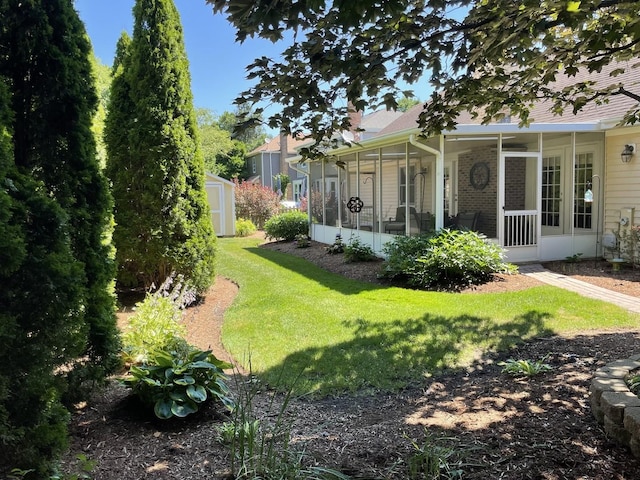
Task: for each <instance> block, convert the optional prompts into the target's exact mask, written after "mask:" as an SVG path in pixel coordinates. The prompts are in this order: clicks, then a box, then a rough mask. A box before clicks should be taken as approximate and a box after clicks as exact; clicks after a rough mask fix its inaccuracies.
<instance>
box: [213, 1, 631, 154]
mask: <svg viewBox="0 0 640 480" xmlns="http://www.w3.org/2000/svg"><path fill="white" fill-rule="evenodd" d="M207 2H208V3H210V4H212V5H213V6H214V10H215V11H218V12H224V13H225V14H226V15H227V16H228V18H229V20H230V21H231V22H232V23H233V24H234V25H235V26H236V28H237V39H238V40H239V41H244V40H245V39H246V38H247V37H250V36H260V37H264V38H267V39H270V40H273V41H278V40H281V39H282V38H283V35H284V32H285V31H288V30H291V31H293V32H294V34H293V40H292V42H291V44H290V45H289V46H288V47H287V48H286V49H285V50H284V51H283V53H282V56H281V58H267V57H262V58H259V59H257V60H255V62H253V63H252V64H251V65H250V66H249V78H251V79H254V80H255V81H256V83H255V86H253V87H252V88H250V89H249V90H248V91H246V92H243V93H242V94H241V95H240V96H239V99H238V101H239V102H245V103H248V104H249V105H251V104H254V103H257V102H259V101H268V102H272V103H275V104H278V105H280V106H281V107H282V109H281V112H279V113H277V114H274V115H272V116H271V117H269V118H268V119H266V121H267V122H268V123H269V125H270V126H271V127H274V128H283V129H284V130H285V131H286V132H287V133H293V134H298V133H303V132H313V137H314V138H315V139H316V140H317V141H318V142H321V141H322V140H325V139H327V138H330V137H331V136H332V134H333V133H334V132H335V131H336V130H346V129H348V127H349V121H348V115H347V109H348V108H347V105H348V102H349V103H351V104H353V105H354V106H355V108H356V109H358V110H364V109H365V108H367V109H376V108H379V107H381V106H384V107H387V108H390V109H396V108H397V107H398V103H397V99H398V98H400V97H401V96H402V95H403V93H409V92H403V91H402V88H403V87H402V86H403V85H406V84H414V83H415V82H418V81H428V82H430V83H431V85H432V86H433V95H432V97H431V98H430V101H428V102H427V103H426V104H425V108H424V112H423V113H422V115H421V116H420V120H419V125H420V127H421V128H422V129H423V131H424V133H425V134H427V135H429V134H437V133H439V132H441V131H443V130H446V129H450V128H453V127H454V126H455V123H456V118H457V116H458V114H459V113H460V112H461V111H465V110H466V111H470V112H471V113H472V114H475V115H478V116H479V118H480V120H482V121H483V122H489V121H491V120H492V119H499V118H502V117H503V116H505V115H510V116H512V117H513V118H518V119H519V121H520V122H521V124H523V125H525V124H527V123H528V122H529V121H530V120H531V119H530V118H529V113H530V110H531V106H532V104H533V103H534V102H537V101H539V100H541V99H547V100H549V105H550V108H551V109H552V110H553V111H554V112H556V113H558V114H560V113H562V112H564V111H565V110H570V111H578V110H580V109H581V108H583V107H584V106H585V105H587V104H589V103H591V102H596V103H603V102H607V100H608V99H610V98H611V97H612V96H615V95H627V96H630V97H632V98H633V99H635V100H638V101H640V92H638V89H637V87H636V86H630V85H624V84H622V83H620V82H619V81H617V80H616V76H617V75H618V74H620V72H622V71H624V70H625V69H629V68H637V66H638V63H637V60H636V58H637V57H638V53H639V48H640V47H639V44H640V2H637V1H623V0H549V1H545V2H538V1H524V2H513V1H511V0H493V1H481V0H453V1H447V0H389V1H385V2H377V3H376V4H375V5H372V3H371V2H370V1H368V0H349V1H343V0H340V1H323V0H320V1H317V0H301V1H293V0H278V1H277V2H273V1H271V0H257V1H254V2H246V1H244V0H207ZM610 63H615V64H616V68H614V69H612V73H611V81H610V82H606V83H605V84H599V85H595V84H593V82H590V81H589V78H588V76H587V77H586V78H585V77H581V78H575V77H574V76H575V75H576V74H577V73H578V72H579V71H583V72H587V73H588V72H598V71H600V70H601V69H602V68H603V67H605V66H606V65H608V64H610ZM563 77H568V78H569V80H571V79H575V81H573V82H571V81H570V82H569V83H568V84H566V82H565V85H564V86H563V87H562V88H558V87H556V81H558V80H559V79H561V78H563ZM256 112H257V113H258V114H260V113H261V111H260V110H259V109H258V110H257V111H256ZM639 119H640V108H639V104H638V103H637V104H636V105H635V107H634V108H632V109H631V110H630V111H629V112H628V114H627V116H626V118H625V120H624V121H625V122H627V123H636V122H637V121H638V120H639ZM318 145H319V146H320V145H321V144H320V143H319V144H318ZM311 153H313V152H311Z"/></svg>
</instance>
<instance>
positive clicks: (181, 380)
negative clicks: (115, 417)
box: [123, 347, 233, 419]
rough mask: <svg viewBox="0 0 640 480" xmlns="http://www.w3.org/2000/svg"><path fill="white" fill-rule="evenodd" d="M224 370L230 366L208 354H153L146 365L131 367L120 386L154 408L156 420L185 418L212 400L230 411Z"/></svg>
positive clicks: (158, 352)
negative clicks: (122, 385)
mask: <svg viewBox="0 0 640 480" xmlns="http://www.w3.org/2000/svg"><path fill="white" fill-rule="evenodd" d="M225 368H231V365H229V364H228V363H225V362H223V361H221V360H218V359H217V358H216V357H215V356H214V355H213V354H212V353H211V351H210V350H208V351H202V350H198V349H196V348H193V347H191V348H190V349H189V350H188V351H187V352H179V351H173V352H169V351H156V352H155V353H154V354H153V355H152V356H151V357H150V358H149V361H148V362H147V363H145V364H143V365H141V366H136V365H133V366H132V367H131V368H130V370H129V373H128V375H127V376H126V377H125V378H124V379H123V383H124V384H125V385H126V386H127V387H129V388H131V389H132V390H133V392H134V393H135V394H136V395H137V396H138V398H139V399H140V400H141V401H142V403H143V404H145V405H148V406H153V411H154V413H155V414H156V416H157V417H158V418H160V419H168V418H171V417H174V416H175V417H186V416H187V415H189V414H192V413H195V412H197V411H198V409H199V408H200V406H201V405H202V404H204V403H205V402H207V401H209V400H211V399H218V400H220V401H221V402H222V403H223V404H224V405H225V406H227V407H228V408H229V409H233V401H232V400H231V398H230V397H229V390H228V388H227V386H226V384H225V383H224V380H225V379H226V375H225V374H224V372H223V369H225Z"/></svg>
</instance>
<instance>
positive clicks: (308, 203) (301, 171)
mask: <svg viewBox="0 0 640 480" xmlns="http://www.w3.org/2000/svg"><path fill="white" fill-rule="evenodd" d="M287 163H288V164H289V168H290V169H291V170H293V171H294V172H297V173H301V174H302V175H304V176H305V177H306V181H307V216H308V217H309V236H311V218H312V217H311V202H310V201H309V200H310V198H309V191H310V190H311V184H310V183H309V182H310V181H311V174H310V173H308V172H305V171H304V170H300V169H298V168H296V167H294V166H293V162H291V161H289V160H287Z"/></svg>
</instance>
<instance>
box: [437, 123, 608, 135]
mask: <svg viewBox="0 0 640 480" xmlns="http://www.w3.org/2000/svg"><path fill="white" fill-rule="evenodd" d="M600 130H602V126H601V124H600V122H582V123H532V124H530V125H529V126H528V127H519V126H518V125H517V124H515V123H509V124H506V123H501V124H491V125H458V126H457V127H456V129H455V130H450V131H446V132H443V135H483V134H486V135H497V134H500V133H506V134H510V135H512V134H517V133H559V132H594V131H600Z"/></svg>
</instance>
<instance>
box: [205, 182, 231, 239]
mask: <svg viewBox="0 0 640 480" xmlns="http://www.w3.org/2000/svg"><path fill="white" fill-rule="evenodd" d="M207 197H208V200H209V209H210V214H211V223H212V224H213V229H214V230H215V232H216V235H217V236H219V237H220V236H224V235H226V234H227V233H226V231H225V212H224V188H222V185H221V184H219V183H207Z"/></svg>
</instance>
